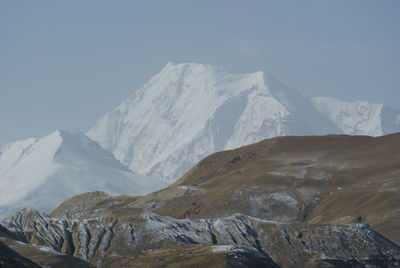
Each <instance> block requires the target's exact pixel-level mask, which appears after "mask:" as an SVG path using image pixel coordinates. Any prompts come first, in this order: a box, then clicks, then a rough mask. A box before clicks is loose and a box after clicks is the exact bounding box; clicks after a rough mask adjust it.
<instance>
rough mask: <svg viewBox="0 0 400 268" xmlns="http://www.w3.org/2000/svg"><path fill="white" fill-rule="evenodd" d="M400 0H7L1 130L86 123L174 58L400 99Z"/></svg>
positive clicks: (299, 84)
mask: <svg viewBox="0 0 400 268" xmlns="http://www.w3.org/2000/svg"><path fill="white" fill-rule="evenodd" d="M399 14H400V1H397V0H393V1H390V0H382V1H376V0H371V1H368V0H351V1H350V0H342V1H338V0H337V1H328V0H315V1H300V0H293V1H277V0H276V1H275V0H274V1H272V0H271V1H267V0H265V1H261V0H260V1H250V0H249V1H239V0H236V1H235V0H220V1H219V0H210V1H205V0H202V1H190V0H181V1H173V0H172V1H166V0H162V1H161V0H160V1H151V0H145V1H144V0H143V1H122V0H120V1H111V0H110V1H99V0H93V1H89V0H85V1H82V0H79V1H71V0H69V1H52V0H49V1H40V0H38V1H31V0H26V1H19V0H15V1H0V141H12V140H16V139H21V138H26V137H29V136H43V135H45V134H47V133H49V132H51V131H53V130H55V129H58V128H64V129H73V128H79V129H81V130H83V131H86V130H88V129H89V128H90V127H91V126H93V125H94V123H95V122H96V120H97V119H99V118H100V117H101V116H102V115H103V114H104V113H106V112H107V111H109V110H111V109H112V108H114V107H115V106H117V105H118V104H119V103H120V102H121V101H123V100H124V99H125V98H126V97H127V96H129V95H130V94H132V93H133V92H134V90H135V89H137V88H139V87H141V86H142V85H143V84H144V83H145V82H146V81H147V80H148V79H149V78H150V77H151V76H152V75H154V74H156V73H157V72H159V71H160V70H161V69H162V68H163V66H164V65H165V64H166V63H167V62H168V61H178V62H182V61H190V62H200V63H210V64H222V65H224V66H226V68H227V69H228V70H230V71H232V72H253V71H258V70H264V71H265V72H267V73H269V74H271V75H273V76H275V77H276V78H278V79H280V80H281V81H283V82H284V83H286V84H287V85H289V86H290V87H292V88H294V89H296V90H298V91H300V92H302V93H304V94H306V95H309V96H328V97H334V98H339V99H343V100H368V101H373V102H384V103H387V104H389V105H391V106H392V107H395V108H400V16H399Z"/></svg>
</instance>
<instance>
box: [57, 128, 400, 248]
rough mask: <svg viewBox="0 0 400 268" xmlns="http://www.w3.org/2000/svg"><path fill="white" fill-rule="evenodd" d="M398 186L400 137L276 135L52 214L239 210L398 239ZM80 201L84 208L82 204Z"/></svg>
mask: <svg viewBox="0 0 400 268" xmlns="http://www.w3.org/2000/svg"><path fill="white" fill-rule="evenodd" d="M399 191H400V134H392V135H387V136H382V137H376V138H374V137H368V136H346V135H328V136H306V137H277V138H273V139H268V140H264V141H262V142H259V143H255V144H252V145H248V146H244V147H241V148H238V149H235V150H230V151H225V152H219V153H216V154H213V155H211V156H209V157H207V158H205V159H203V160H202V161H200V162H199V163H198V164H197V165H195V166H194V167H193V168H192V169H191V170H190V171H188V172H187V173H186V174H185V175H184V176H183V177H182V178H180V179H179V180H178V181H177V182H176V183H174V184H173V185H170V186H169V187H167V188H165V189H162V190H160V191H158V192H154V193H151V194H148V195H146V196H143V197H124V198H115V199H114V198H110V197H104V196H102V195H99V194H97V195H96V196H97V197H96V198H95V197H92V196H90V198H89V199H90V200H97V201H95V202H96V203H98V204H97V205H95V204H93V203H90V202H89V201H85V200H87V198H88V197H86V198H84V197H82V196H77V197H74V198H72V199H71V200H67V201H65V202H64V203H63V204H62V205H60V206H59V207H58V208H57V209H56V210H54V211H53V212H52V215H53V216H55V217H59V218H61V217H64V216H66V215H71V216H72V217H75V218H91V217H93V216H94V215H95V214H92V213H94V212H95V211H98V210H101V209H102V207H114V210H115V211H124V210H125V209H128V208H129V209H134V208H136V209H145V210H148V211H151V212H153V213H157V214H160V215H164V216H169V217H174V218H192V219H198V218H217V217H228V216H230V215H232V214H234V213H241V214H245V215H249V216H252V217H257V218H260V219H263V220H273V221H279V222H298V221H302V222H312V223H327V222H329V223H336V224H343V223H354V222H363V223H367V224H369V225H371V226H372V227H373V228H374V229H376V230H377V231H379V232H381V233H382V234H383V235H385V236H386V237H388V238H389V239H392V240H393V241H395V242H396V243H400V195H399V194H398V193H399ZM78 200H81V201H78ZM81 203H84V204H87V206H85V207H84V209H79V207H81V205H80V204H81ZM89 204H90V206H89ZM71 207H75V208H74V210H73V211H71Z"/></svg>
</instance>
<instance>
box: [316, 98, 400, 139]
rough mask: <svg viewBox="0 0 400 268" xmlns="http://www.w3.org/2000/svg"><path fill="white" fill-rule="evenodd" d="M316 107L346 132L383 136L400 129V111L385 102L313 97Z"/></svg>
mask: <svg viewBox="0 0 400 268" xmlns="http://www.w3.org/2000/svg"><path fill="white" fill-rule="evenodd" d="M312 102H313V103H314V106H315V107H316V109H317V110H318V111H319V112H320V113H321V114H322V115H324V116H325V117H326V118H327V119H328V120H331V121H332V122H333V123H335V124H336V125H337V126H338V127H339V128H340V129H341V130H342V131H343V133H346V134H351V135H369V136H381V135H384V134H389V133H394V132H399V131H400V111H399V110H395V109H393V108H391V107H388V106H387V105H385V104H376V103H369V102H366V101H357V102H345V101H339V100H335V99H332V98H322V97H316V98H312Z"/></svg>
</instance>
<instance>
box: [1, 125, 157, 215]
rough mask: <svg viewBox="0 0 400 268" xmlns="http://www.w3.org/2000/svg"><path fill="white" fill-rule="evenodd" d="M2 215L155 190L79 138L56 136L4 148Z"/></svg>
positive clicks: (2, 159)
mask: <svg viewBox="0 0 400 268" xmlns="http://www.w3.org/2000/svg"><path fill="white" fill-rule="evenodd" d="M0 178H1V179H0V215H2V216H4V215H6V214H9V213H10V212H11V211H16V210H17V209H19V208H20V207H30V208H37V209H42V210H44V211H49V210H51V209H53V208H54V207H56V206H57V205H58V204H59V203H60V202H62V201H63V200H65V199H66V198H68V197H70V196H72V195H75V194H78V193H82V192H87V191H95V190H103V191H107V192H109V193H113V194H131V195H133V194H143V193H147V192H149V191H150V190H152V189H154V188H157V186H158V185H153V184H154V183H155V182H154V181H151V180H150V179H149V178H145V177H143V176H140V175H137V174H135V173H133V172H132V171H130V170H129V169H128V168H126V167H125V166H123V165H122V164H121V163H120V162H119V161H117V160H116V159H115V158H114V156H113V155H112V154H111V153H110V152H108V151H106V150H104V149H103V148H102V147H100V146H99V145H98V144H97V143H96V142H94V141H91V140H90V139H89V138H88V137H86V136H84V135H82V134H73V133H68V132H66V131H56V132H53V133H51V134H50V135H48V136H46V137H43V138H41V139H34V138H31V139H27V140H23V141H18V142H15V143H12V144H8V145H7V146H6V147H5V148H4V150H3V153H2V154H1V155H0Z"/></svg>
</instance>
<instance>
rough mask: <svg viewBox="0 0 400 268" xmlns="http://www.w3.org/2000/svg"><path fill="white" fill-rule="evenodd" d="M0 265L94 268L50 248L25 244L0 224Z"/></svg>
mask: <svg viewBox="0 0 400 268" xmlns="http://www.w3.org/2000/svg"><path fill="white" fill-rule="evenodd" d="M0 267H2V268H3V267H4V268H40V267H46V268H47V267H48V268H53V267H54V268H70V267H76V268H94V266H93V265H91V264H89V263H87V262H85V261H83V260H81V259H78V258H75V257H73V256H71V255H68V254H63V253H61V252H59V251H55V250H53V249H51V248H48V247H44V246H39V245H34V244H26V243H24V242H22V241H20V240H19V239H18V237H17V236H15V234H13V233H12V232H10V231H9V230H7V229H6V228H4V227H3V226H1V225H0Z"/></svg>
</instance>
